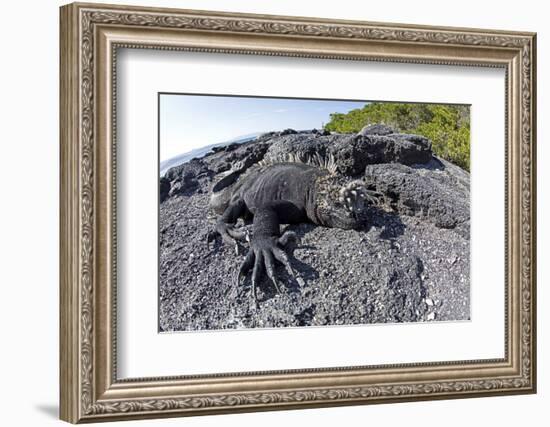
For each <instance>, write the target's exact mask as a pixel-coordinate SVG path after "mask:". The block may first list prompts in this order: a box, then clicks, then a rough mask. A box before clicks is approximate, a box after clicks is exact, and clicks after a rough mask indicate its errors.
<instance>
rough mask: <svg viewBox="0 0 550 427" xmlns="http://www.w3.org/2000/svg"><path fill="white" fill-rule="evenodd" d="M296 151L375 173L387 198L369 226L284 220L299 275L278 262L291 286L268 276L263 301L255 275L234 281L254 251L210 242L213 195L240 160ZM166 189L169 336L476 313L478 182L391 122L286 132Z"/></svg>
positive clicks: (163, 235) (208, 163)
mask: <svg viewBox="0 0 550 427" xmlns="http://www.w3.org/2000/svg"><path fill="white" fill-rule="evenodd" d="M289 154H299V155H300V157H301V158H304V159H306V158H308V157H313V156H315V155H319V156H320V157H321V158H331V159H333V161H334V163H335V166H336V170H337V173H341V174H345V175H348V176H350V177H354V178H355V179H363V180H365V182H366V183H367V184H368V186H369V188H371V189H374V190H377V191H379V192H380V193H382V194H383V195H384V200H385V202H384V203H383V205H382V207H378V208H374V207H373V208H372V209H370V219H369V221H368V224H366V226H365V228H364V229H362V230H341V229H335V228H324V227H320V226H315V225H314V224H308V223H304V224H295V225H288V226H285V229H290V230H294V231H295V232H296V234H297V235H298V236H299V238H300V241H299V242H298V243H297V244H296V245H295V246H294V247H292V248H290V249H291V255H292V256H291V261H292V265H293V268H294V269H295V271H296V272H297V273H298V274H297V277H296V278H291V277H290V276H288V274H287V273H286V271H285V269H284V268H283V267H282V266H281V265H279V266H278V275H279V277H280V279H281V282H282V283H283V284H284V285H285V287H286V290H287V292H286V293H285V294H278V293H276V292H275V290H274V288H273V285H272V284H271V282H270V281H269V279H267V278H266V277H264V278H263V279H262V283H261V284H260V287H259V290H258V299H259V307H258V308H256V307H255V306H254V304H253V303H252V299H251V297H250V277H247V279H246V280H245V282H244V285H243V284H241V286H236V285H235V277H236V274H237V270H238V267H239V265H240V263H241V262H242V260H243V257H244V254H245V251H241V253H239V254H237V253H236V251H235V248H234V247H229V246H227V245H224V244H223V243H222V242H221V239H217V240H215V241H214V242H213V243H212V244H210V246H208V245H207V235H208V233H209V232H210V231H212V230H213V229H214V224H215V221H216V217H215V216H214V215H213V213H212V212H210V211H209V208H208V202H209V197H210V191H211V188H212V187H213V185H214V184H215V183H216V182H217V181H218V180H219V179H220V178H221V177H222V176H223V174H224V173H225V172H227V171H229V170H230V169H232V168H234V165H235V164H238V165H239V166H240V167H241V168H243V169H246V168H248V167H250V166H251V165H253V164H255V163H257V162H259V161H262V160H264V161H277V159H282V158H284V157H285V156H288V155H289ZM159 185H160V200H161V205H160V230H159V232H160V282H159V285H160V289H159V292H160V295H159V296H160V301H159V302H160V304H159V307H160V319H159V327H160V330H161V331H188V330H204V329H229V328H254V327H282V326H309V325H349V324H368V323H388V322H417V321H434V320H435V321H439V320H443V321H458V320H468V319H469V318H470V240H469V237H470V190H469V189H470V177H469V174H468V173H467V172H465V171H464V170H462V169H461V168H459V167H458V166H455V165H453V164H451V163H449V162H446V161H444V160H441V159H439V158H437V157H435V156H433V154H432V152H431V144H430V141H428V140H427V139H426V138H423V137H421V136H418V135H403V134H396V133H395V132H394V130H393V129H391V128H388V127H387V126H383V125H374V126H371V127H370V128H365V129H362V130H361V132H359V133H358V134H356V135H354V134H329V133H328V132H325V131H317V130H313V131H307V132H304V131H301V132H296V131H293V130H291V129H287V130H285V131H282V132H270V133H268V134H264V135H262V136H260V137H258V138H257V139H256V140H254V141H250V142H246V143H243V144H231V145H228V146H226V147H217V148H216V149H215V150H214V151H212V152H211V153H209V154H207V155H206V156H204V157H202V158H200V159H193V160H191V161H190V162H187V163H185V164H183V165H180V166H177V167H174V168H172V169H170V170H169V171H168V172H167V173H166V175H165V176H164V177H162V178H161V179H160V182H159ZM240 221H242V220H240ZM241 225H242V226H243V227H249V228H250V229H251V225H250V224H248V223H244V222H242V223H241Z"/></svg>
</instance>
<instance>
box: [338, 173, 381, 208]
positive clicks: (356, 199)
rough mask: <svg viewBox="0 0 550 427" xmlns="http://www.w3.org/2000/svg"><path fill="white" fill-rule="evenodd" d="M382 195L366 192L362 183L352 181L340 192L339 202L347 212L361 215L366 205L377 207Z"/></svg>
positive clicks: (370, 191)
mask: <svg viewBox="0 0 550 427" xmlns="http://www.w3.org/2000/svg"><path fill="white" fill-rule="evenodd" d="M381 198H382V194H381V193H378V192H376V191H372V190H368V189H367V188H366V187H365V184H364V183H363V182H362V181H359V180H357V181H352V182H350V183H349V184H347V185H345V186H344V187H342V189H341V190H340V202H341V203H342V204H343V205H344V206H345V207H346V209H347V210H348V211H349V212H352V213H354V214H361V213H362V212H363V211H364V210H365V208H366V207H367V206H368V205H378V204H379V203H380V199H381Z"/></svg>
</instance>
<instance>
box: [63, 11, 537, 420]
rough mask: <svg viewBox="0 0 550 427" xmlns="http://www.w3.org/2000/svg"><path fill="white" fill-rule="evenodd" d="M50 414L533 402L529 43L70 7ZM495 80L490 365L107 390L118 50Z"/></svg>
mask: <svg viewBox="0 0 550 427" xmlns="http://www.w3.org/2000/svg"><path fill="white" fill-rule="evenodd" d="M60 13H61V15H60V18H61V19H60V21H61V37H60V43H61V45H60V52H61V63H60V71H61V75H60V110H61V111H60V135H61V150H60V152H61V176H60V181H61V183H60V185H61V199H60V200H61V201H60V213H61V218H60V233H61V234H60V328H61V329H60V386H61V396H60V408H61V410H60V416H61V419H63V420H65V421H68V422H71V423H79V422H94V421H112V420H124V419H137V418H155V417H169V416H185V415H201V414H216V413H228V412H243V411H259V410H275V409H297V408H308V407H309V408H311V407H321V406H331V405H356V404H369V403H382V402H400V401H413V400H429V399H443V398H459V397H478V396H488V395H501V394H521V393H534V392H535V391H536V317H535V316H536V287H535V285H536V276H535V275H536V241H535V239H536V182H535V180H536V178H535V177H536V170H535V166H536V163H535V159H536V147H535V142H536V125H535V123H536V116H535V105H536V101H535V94H536V35H535V34H534V33H523V32H521V33H520V32H508V31H494V30H480V29H462V28H444V27H427V26H413V25H401V24H382V23H369V22H354V21H332V20H325V19H315V18H297V17H283V16H263V15H247V14H232V13H218V12H204V11H190V10H175V9H160V8H143V7H126V6H124V7H123V6H112V5H98V4H83V3H82V4H81V3H74V4H70V5H67V6H63V7H62V8H61V11H60ZM119 48H130V49H162V50H174V51H195V52H204V53H228V54H232V53H233V54H235V53H238V54H245V55H267V56H289V57H304V58H318V59H321V60H323V59H342V60H355V61H365V60H369V61H383V62H393V63H410V64H443V65H447V66H464V65H468V66H490V67H499V68H502V69H504V70H505V73H506V87H505V90H504V91H503V96H504V97H505V104H506V119H505V125H506V129H505V135H506V142H505V145H506V160H505V163H506V164H505V176H504V177H502V178H503V180H505V188H506V194H505V199H506V202H505V212H504V213H503V214H504V216H505V230H504V235H505V238H504V239H505V254H503V256H504V258H505V283H503V284H502V285H503V286H504V287H505V291H504V292H505V296H506V298H505V301H506V304H505V309H504V310H505V316H504V317H505V325H504V327H505V333H504V335H505V342H504V343H503V345H504V354H505V357H504V358H499V359H490V360H481V359H480V360H468V361H456V362H437V361H434V362H429V363H411V364H398V365H391V364H384V365H381V366H360V367H356V366H340V367H335V368H329V369H327V368H324V369H316V368H314V367H313V368H311V369H299V370H292V371H274V372H244V373H239V374H226V373H219V374H209V375H203V376H200V375H198V376H188V377H185V376H182V377H156V378H136V379H131V380H128V379H125V380H119V379H118V378H117V358H116V354H117V335H116V310H117V294H116V256H117V246H116V245H117V241H116V227H115V224H116V203H115V199H116V182H115V181H116V165H117V158H116V149H115V147H116V146H115V139H116V123H117V117H116V108H115V106H116V101H117V99H116V91H115V88H116V83H117V82H116V77H117V76H116V73H115V64H116V60H117V49H119Z"/></svg>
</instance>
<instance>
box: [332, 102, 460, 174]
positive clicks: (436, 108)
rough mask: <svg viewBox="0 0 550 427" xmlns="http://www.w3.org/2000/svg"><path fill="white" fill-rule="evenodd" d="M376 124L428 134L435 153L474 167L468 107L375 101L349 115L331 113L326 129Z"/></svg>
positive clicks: (354, 128) (348, 129)
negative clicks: (471, 160) (471, 164)
mask: <svg viewBox="0 0 550 427" xmlns="http://www.w3.org/2000/svg"><path fill="white" fill-rule="evenodd" d="M375 123H383V124H386V125H389V126H392V127H393V128H395V129H396V130H398V131H399V132H402V133H414V134H417V135H422V136H425V137H426V138H428V139H430V140H431V141H432V147H433V152H434V154H436V155H437V156H439V157H441V158H443V159H445V160H448V161H450V162H452V163H454V164H456V165H458V166H460V167H462V168H464V169H466V170H468V171H469V170H470V108H469V107H468V106H464V105H438V104H403V103H389V102H373V103H370V104H366V105H365V106H364V107H363V108H360V109H355V110H351V111H350V112H348V113H346V114H341V113H334V114H331V115H330V121H329V123H327V124H326V125H325V129H326V130H329V131H333V132H339V133H355V132H359V131H360V130H361V129H362V128H363V127H364V126H366V125H369V124H375Z"/></svg>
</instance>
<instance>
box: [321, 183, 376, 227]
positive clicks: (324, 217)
mask: <svg viewBox="0 0 550 427" xmlns="http://www.w3.org/2000/svg"><path fill="white" fill-rule="evenodd" d="M313 203H314V217H315V222H316V223H318V224H320V225H324V226H326V227H333V228H342V229H356V228H360V227H361V226H362V225H363V224H364V220H365V211H366V209H367V207H368V206H369V205H372V204H378V199H377V193H376V192H373V191H371V190H368V189H367V187H366V185H365V183H364V182H363V181H360V180H349V179H346V178H345V177H342V176H338V175H333V174H329V175H325V176H323V177H320V178H319V179H318V180H317V182H316V188H315V194H314V202H313Z"/></svg>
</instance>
